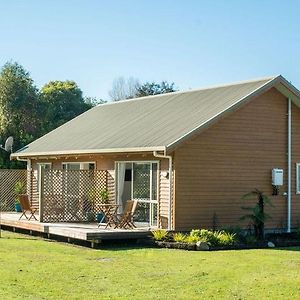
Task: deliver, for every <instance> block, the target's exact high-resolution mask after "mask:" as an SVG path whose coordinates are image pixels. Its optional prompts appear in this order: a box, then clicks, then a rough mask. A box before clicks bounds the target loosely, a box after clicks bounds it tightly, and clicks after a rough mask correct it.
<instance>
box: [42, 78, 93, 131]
mask: <svg viewBox="0 0 300 300" xmlns="http://www.w3.org/2000/svg"><path fill="white" fill-rule="evenodd" d="M41 102H42V104H43V110H44V118H45V122H44V130H45V131H50V130H52V129H54V128H56V127H58V126H60V125H62V124H64V123H65V122H67V121H69V120H71V119H73V118H74V117H76V116H78V115H79V114H81V113H83V112H85V111H86V110H88V109H90V108H91V107H92V105H91V104H88V103H86V102H85V101H84V98H83V97H82V91H81V89H80V88H79V87H78V85H77V84H76V83H75V82H74V81H69V80H67V81H50V82H49V83H47V84H46V85H44V86H43V87H42V89H41Z"/></svg>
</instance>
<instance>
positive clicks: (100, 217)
mask: <svg viewBox="0 0 300 300" xmlns="http://www.w3.org/2000/svg"><path fill="white" fill-rule="evenodd" d="M103 217H104V216H103V214H102V213H97V214H96V220H97V222H98V223H100V222H101V221H102V222H104V220H102V219H103Z"/></svg>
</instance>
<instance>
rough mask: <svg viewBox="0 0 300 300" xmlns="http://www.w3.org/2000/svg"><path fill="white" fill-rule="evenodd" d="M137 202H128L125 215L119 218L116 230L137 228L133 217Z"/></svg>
mask: <svg viewBox="0 0 300 300" xmlns="http://www.w3.org/2000/svg"><path fill="white" fill-rule="evenodd" d="M136 206H137V201H136V200H128V201H127V202H126V206H125V209H124V212H123V214H122V215H121V216H120V218H118V220H117V224H116V226H115V228H124V229H125V228H129V229H133V228H136V226H135V224H134V222H133V215H134V212H135V210H136Z"/></svg>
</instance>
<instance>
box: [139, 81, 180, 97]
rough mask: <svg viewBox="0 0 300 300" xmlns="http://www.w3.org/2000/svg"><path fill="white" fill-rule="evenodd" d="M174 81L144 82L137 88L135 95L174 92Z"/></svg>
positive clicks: (142, 95) (143, 95)
mask: <svg viewBox="0 0 300 300" xmlns="http://www.w3.org/2000/svg"><path fill="white" fill-rule="evenodd" d="M174 85H175V84H174V82H172V83H168V82H167V81H162V82H161V83H157V82H146V83H144V84H142V85H141V86H139V87H138V88H137V91H136V94H135V97H145V96H151V95H158V94H166V93H171V92H175V91H176V89H175V87H174Z"/></svg>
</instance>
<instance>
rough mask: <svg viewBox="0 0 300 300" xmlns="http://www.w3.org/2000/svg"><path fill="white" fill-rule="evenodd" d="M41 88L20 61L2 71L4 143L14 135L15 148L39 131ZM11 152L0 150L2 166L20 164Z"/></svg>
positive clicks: (0, 106)
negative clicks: (10, 158) (10, 154)
mask: <svg viewBox="0 0 300 300" xmlns="http://www.w3.org/2000/svg"><path fill="white" fill-rule="evenodd" d="M39 110H40V101H39V97H38V90H37V88H36V86H35V85H34V83H33V80H32V79H31V77H30V76H29V73H28V72H27V71H26V70H25V69H24V68H23V67H22V66H21V65H19V64H18V63H11V62H9V63H6V64H5V65H4V66H3V68H2V70H1V72H0V137H1V139H2V140H1V143H2V144H3V143H4V142H5V139H6V138H7V137H8V136H10V135H12V136H13V137H14V140H15V144H14V149H18V148H20V147H22V146H24V145H25V144H27V143H29V142H31V141H32V140H33V139H34V138H35V137H36V136H38V135H39V134H40V124H41V118H40V117H41V116H40V114H39ZM17 165H18V163H14V162H12V163H11V162H10V161H9V154H7V153H5V152H4V151H1V152H0V167H1V168H3V167H6V168H8V167H11V166H17Z"/></svg>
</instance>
